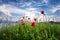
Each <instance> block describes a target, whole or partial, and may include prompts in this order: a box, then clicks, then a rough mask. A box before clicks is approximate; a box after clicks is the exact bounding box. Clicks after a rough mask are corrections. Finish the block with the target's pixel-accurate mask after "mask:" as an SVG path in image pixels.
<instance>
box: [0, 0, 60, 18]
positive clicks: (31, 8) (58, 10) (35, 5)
mask: <svg viewBox="0 0 60 40" xmlns="http://www.w3.org/2000/svg"><path fill="white" fill-rule="evenodd" d="M42 10H43V11H44V12H45V14H46V15H47V16H54V17H60V0H0V11H2V12H3V13H4V14H6V15H8V16H12V17H18V18H19V17H21V16H31V17H34V16H38V17H39V16H40V15H41V14H40V12H41V11H42Z"/></svg>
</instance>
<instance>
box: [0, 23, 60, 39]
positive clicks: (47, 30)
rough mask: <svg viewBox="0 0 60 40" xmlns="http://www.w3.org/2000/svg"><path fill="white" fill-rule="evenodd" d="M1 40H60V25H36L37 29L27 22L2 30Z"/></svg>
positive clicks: (0, 30) (0, 33) (0, 32)
mask: <svg viewBox="0 0 60 40" xmlns="http://www.w3.org/2000/svg"><path fill="white" fill-rule="evenodd" d="M0 40H60V24H56V23H41V22H40V23H36V26H35V27H32V26H31V23H29V22H26V23H25V25H22V24H18V23H17V24H16V25H14V26H13V25H11V26H5V27H2V28H1V29H0Z"/></svg>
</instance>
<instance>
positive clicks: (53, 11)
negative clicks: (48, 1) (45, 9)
mask: <svg viewBox="0 0 60 40" xmlns="http://www.w3.org/2000/svg"><path fill="white" fill-rule="evenodd" d="M57 10H60V5H56V6H54V7H52V9H51V12H52V13H55V12H56V11H57Z"/></svg>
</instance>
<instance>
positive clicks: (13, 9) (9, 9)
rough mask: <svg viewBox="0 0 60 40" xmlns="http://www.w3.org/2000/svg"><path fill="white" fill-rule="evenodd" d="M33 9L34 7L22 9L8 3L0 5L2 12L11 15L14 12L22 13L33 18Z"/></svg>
mask: <svg viewBox="0 0 60 40" xmlns="http://www.w3.org/2000/svg"><path fill="white" fill-rule="evenodd" d="M35 10H36V8H26V9H24V10H23V9H20V8H17V7H14V6H12V5H8V4H3V5H0V11H2V12H3V13H4V14H6V15H8V16H12V14H11V13H16V14H24V15H27V16H30V17H31V18H33V17H34V16H36V14H35ZM31 11H34V12H31Z"/></svg>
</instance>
